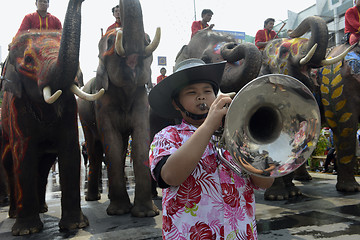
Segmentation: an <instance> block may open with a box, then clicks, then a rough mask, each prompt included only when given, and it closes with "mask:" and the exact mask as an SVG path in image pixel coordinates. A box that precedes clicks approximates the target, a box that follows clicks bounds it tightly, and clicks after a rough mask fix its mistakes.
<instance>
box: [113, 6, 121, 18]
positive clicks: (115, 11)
mask: <svg viewBox="0 0 360 240" xmlns="http://www.w3.org/2000/svg"><path fill="white" fill-rule="evenodd" d="M113 15H114V17H115V18H120V8H119V7H118V8H115V9H114V13H113Z"/></svg>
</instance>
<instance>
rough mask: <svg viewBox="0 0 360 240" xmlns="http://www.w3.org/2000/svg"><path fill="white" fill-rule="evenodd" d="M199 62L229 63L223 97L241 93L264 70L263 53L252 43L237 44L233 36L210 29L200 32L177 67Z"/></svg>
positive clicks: (179, 56)
mask: <svg viewBox="0 0 360 240" xmlns="http://www.w3.org/2000/svg"><path fill="white" fill-rule="evenodd" d="M188 58H199V59H202V60H203V61H204V62H205V63H216V62H221V61H224V60H225V61H227V63H226V65H225V70H224V74H223V76H222V79H221V82H220V90H221V92H223V93H228V92H238V91H239V90H240V89H241V88H242V87H243V86H245V85H246V84H247V83H248V82H250V81H251V80H253V79H254V78H256V77H257V76H258V74H259V71H260V67H261V53H260V51H259V50H258V49H257V47H255V45H254V44H252V43H246V42H245V43H237V41H236V40H235V39H234V38H233V37H231V36H230V35H227V34H223V33H221V32H216V31H213V30H211V29H203V30H200V31H198V32H197V33H196V34H195V35H194V37H192V38H191V40H190V42H189V43H188V44H187V45H184V46H183V47H182V48H181V50H180V51H179V53H178V54H177V56H176V59H175V63H176V64H177V63H179V62H181V61H183V60H185V59H188Z"/></svg>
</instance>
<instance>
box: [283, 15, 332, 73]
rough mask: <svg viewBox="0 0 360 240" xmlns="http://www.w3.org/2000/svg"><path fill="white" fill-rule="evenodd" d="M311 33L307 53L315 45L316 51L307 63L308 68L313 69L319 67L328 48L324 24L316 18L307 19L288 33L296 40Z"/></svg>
mask: <svg viewBox="0 0 360 240" xmlns="http://www.w3.org/2000/svg"><path fill="white" fill-rule="evenodd" d="M309 30H310V31H311V37H310V39H309V41H308V46H307V52H309V51H310V50H311V48H312V47H313V46H314V45H315V44H317V48H316V51H315V52H314V54H313V56H312V58H311V59H310V61H309V66H310V67H313V68H318V67H321V61H322V60H323V59H324V58H325V55H326V49H327V46H328V28H327V25H326V22H325V21H324V20H323V19H322V18H321V17H318V16H311V17H307V18H306V19H305V20H304V21H302V22H301V23H300V25H299V26H298V27H297V28H296V29H295V30H294V31H292V32H291V33H290V35H289V36H290V37H291V38H297V37H301V36H302V35H304V34H305V33H306V32H308V31H309Z"/></svg>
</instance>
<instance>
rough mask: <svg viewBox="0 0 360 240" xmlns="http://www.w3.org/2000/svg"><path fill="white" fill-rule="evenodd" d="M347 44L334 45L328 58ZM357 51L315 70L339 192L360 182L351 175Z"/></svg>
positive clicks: (358, 113)
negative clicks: (334, 154) (328, 130)
mask: <svg viewBox="0 0 360 240" xmlns="http://www.w3.org/2000/svg"><path fill="white" fill-rule="evenodd" d="M357 44H358V43H357ZM357 44H356V45H357ZM349 47H350V45H349V44H342V45H339V46H337V47H335V48H334V49H333V50H332V51H331V52H330V53H329V55H328V58H329V59H332V58H334V56H337V55H339V54H340V53H342V52H344V51H345V50H346V49H349ZM359 53H360V48H359V47H358V46H356V47H355V48H354V49H353V50H352V51H350V52H349V54H348V55H347V56H346V57H345V58H344V60H343V61H340V62H337V63H335V64H333V65H328V66H326V67H323V68H321V69H320V71H319V72H320V79H321V87H320V90H321V97H322V104H323V105H324V111H325V118H326V122H327V124H328V125H329V126H330V128H331V130H332V131H333V134H334V145H335V149H336V161H337V173H338V174H337V183H336V190H338V191H341V192H359V191H360V185H359V183H357V182H356V180H355V177H354V168H355V166H356V164H357V158H356V144H357V142H356V132H357V129H358V124H359V121H360V97H359V96H360V68H359V66H360V55H359Z"/></svg>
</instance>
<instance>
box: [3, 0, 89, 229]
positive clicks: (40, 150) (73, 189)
mask: <svg viewBox="0 0 360 240" xmlns="http://www.w3.org/2000/svg"><path fill="white" fill-rule="evenodd" d="M82 2H83V0H70V1H69V3H68V8H67V12H66V16H65V22H64V28H63V31H62V33H61V32H54V31H45V32H39V31H37V30H33V31H30V32H26V33H23V34H21V35H18V36H17V37H16V38H14V40H13V42H12V43H11V47H10V51H9V57H8V61H7V64H6V71H5V75H4V80H3V84H4V90H5V93H4V99H3V104H2V112H1V118H2V149H1V151H2V162H3V163H4V166H5V169H6V171H7V177H8V182H9V189H10V209H9V216H10V217H13V218H14V217H16V221H15V223H14V225H13V227H12V234H13V235H25V234H30V233H35V232H39V231H40V230H41V229H42V228H43V223H42V221H41V219H40V217H39V213H40V212H45V211H47V205H46V203H45V191H46V184H47V176H48V173H49V170H50V168H51V166H52V165H53V163H54V162H55V160H56V159H58V164H59V174H60V184H61V191H62V193H61V207H62V215H61V219H60V223H59V227H60V229H75V228H84V227H86V226H88V224H89V222H88V220H87V218H86V216H84V215H83V213H82V211H81V207H80V149H79V134H78V124H77V104H76V99H75V96H74V93H75V94H78V95H79V96H80V97H86V98H88V97H90V96H89V95H88V94H85V93H82V92H81V91H80V90H79V88H78V87H77V86H76V84H75V83H76V80H75V77H76V74H77V72H78V69H79V67H78V66H79V48H80V30H81V5H82Z"/></svg>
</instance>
